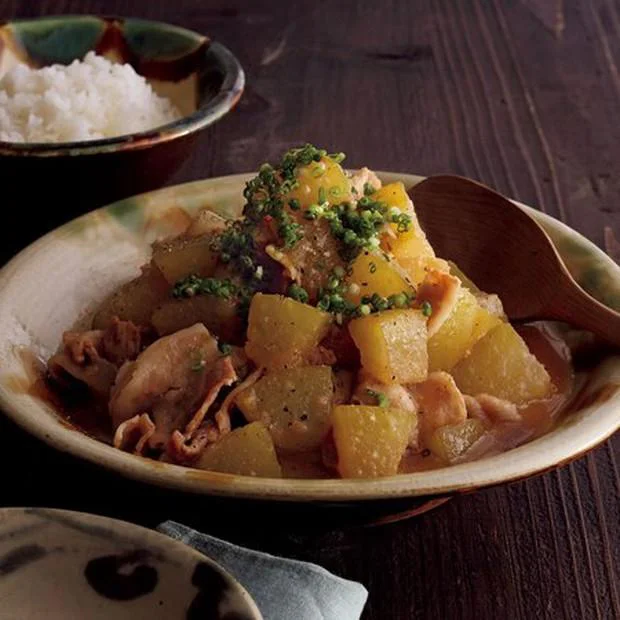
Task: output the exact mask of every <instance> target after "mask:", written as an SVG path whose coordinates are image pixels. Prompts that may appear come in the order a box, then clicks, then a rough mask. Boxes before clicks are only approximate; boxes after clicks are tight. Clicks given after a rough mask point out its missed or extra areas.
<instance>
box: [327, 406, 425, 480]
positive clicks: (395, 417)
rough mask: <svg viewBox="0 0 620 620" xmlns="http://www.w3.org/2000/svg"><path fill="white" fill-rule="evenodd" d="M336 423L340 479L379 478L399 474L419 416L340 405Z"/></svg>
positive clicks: (401, 411) (335, 410)
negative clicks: (400, 464) (399, 467)
mask: <svg viewBox="0 0 620 620" xmlns="http://www.w3.org/2000/svg"><path fill="white" fill-rule="evenodd" d="M333 423H334V431H333V432H334V442H335V444H336V451H337V453H338V471H339V472H340V475H341V476H342V477H343V478H377V477H379V476H391V475H394V474H396V473H397V471H398V465H399V463H400V460H401V458H402V456H403V453H404V452H405V448H406V447H407V444H408V442H409V436H410V434H411V431H412V430H413V428H414V426H415V423H416V416H415V414H414V413H412V412H410V411H404V410H401V409H391V408H387V407H369V406H362V405H339V406H338V407H335V408H334V413H333Z"/></svg>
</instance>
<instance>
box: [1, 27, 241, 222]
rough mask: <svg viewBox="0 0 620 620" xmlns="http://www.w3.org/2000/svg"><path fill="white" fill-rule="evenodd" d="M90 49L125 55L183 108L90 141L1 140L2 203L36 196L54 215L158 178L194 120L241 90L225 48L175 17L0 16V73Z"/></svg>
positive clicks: (177, 157) (57, 218)
mask: <svg viewBox="0 0 620 620" xmlns="http://www.w3.org/2000/svg"><path fill="white" fill-rule="evenodd" d="M91 50H93V51H96V52H97V53H98V54H102V55H104V56H106V57H107V58H109V59H110V60H113V61H119V62H128V63H130V64H131V65H132V66H133V67H134V69H135V70H136V71H137V72H138V73H139V74H141V75H143V76H144V77H146V78H147V79H148V81H149V82H150V83H151V85H152V86H153V88H154V89H155V91H156V92H157V93H158V94H160V95H163V96H167V97H169V98H170V99H171V100H172V102H173V103H174V104H176V106H177V107H178V108H179V109H180V110H181V112H182V113H183V114H184V117H183V118H181V119H179V120H177V121H175V122H172V123H169V124H167V125H163V126H161V127H158V128H155V129H153V130H151V131H145V132H142V133H138V134H132V135H127V136H121V137H118V138H108V139H102V140H93V141H89V142H73V143H61V144H34V143H26V144H15V143H9V142H0V169H1V170H2V178H3V180H4V181H5V182H4V183H3V187H2V194H3V204H4V205H5V208H7V207H8V208H11V209H13V208H14V207H20V206H23V205H24V203H26V204H27V205H28V206H29V207H35V206H37V203H39V202H44V203H45V204H46V205H47V206H48V208H46V209H41V217H42V218H47V220H48V221H49V223H52V224H54V225H58V224H59V223H61V222H64V221H67V220H69V219H71V217H75V216H76V215H78V214H80V213H83V212H84V211H85V210H86V208H85V207H84V205H86V204H88V205H89V206H88V208H89V209H91V208H92V207H93V204H95V203H96V204H95V206H100V205H103V204H107V203H109V202H111V201H113V200H118V199H119V198H123V197H126V196H130V195H132V194H136V193H139V192H144V191H149V190H152V189H156V188H158V187H161V186H162V185H164V183H165V182H166V180H167V179H168V178H170V176H171V175H172V174H173V173H174V172H175V171H176V170H177V169H178V168H179V167H180V166H181V164H182V163H183V162H184V161H185V160H186V159H187V158H188V157H189V155H190V154H191V153H192V149H193V146H194V144H195V142H196V140H197V138H198V135H199V133H200V132H201V130H203V129H205V128H206V127H208V126H209V125H211V124H213V123H214V122H216V121H217V120H218V119H220V118H221V117H222V116H224V115H225V114H227V113H228V112H229V111H230V110H231V109H232V108H233V107H234V105H235V104H236V102H237V101H238V99H239V97H240V96H241V93H242V91H243V87H244V74H243V69H242V68H241V65H240V64H239V62H238V61H237V59H236V58H235V57H234V56H233V54H232V53H231V52H230V51H229V50H228V49H226V48H225V47H224V46H223V45H221V44H219V43H215V42H212V41H210V40H209V39H208V38H207V37H206V36H203V35H202V34H199V33H197V32H192V31H190V30H186V29H184V28H179V27H177V26H171V25H168V24H163V23H158V22H151V21H145V20H141V19H124V18H119V17H96V16H58V17H46V18H42V19H35V20H23V21H22V20H19V21H12V22H6V23H4V24H2V23H0V77H1V76H2V75H3V74H4V73H6V72H7V71H8V70H10V69H11V68H12V67H13V66H14V65H15V64H17V63H27V64H28V65H30V66H32V67H36V68H38V67H42V66H47V65H51V64H55V63H59V64H69V63H70V62H71V61H73V60H74V59H76V58H82V57H83V56H84V55H85V54H86V53H87V52H89V51H91ZM69 187H70V188H71V197H70V199H69V197H68V195H67V188H69ZM50 204H51V205H52V206H53V207H52V208H49V205H50Z"/></svg>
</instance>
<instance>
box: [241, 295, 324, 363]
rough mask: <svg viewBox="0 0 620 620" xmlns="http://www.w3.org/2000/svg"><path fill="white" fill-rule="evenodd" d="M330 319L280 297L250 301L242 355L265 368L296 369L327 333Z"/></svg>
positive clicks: (312, 308)
mask: <svg viewBox="0 0 620 620" xmlns="http://www.w3.org/2000/svg"><path fill="white" fill-rule="evenodd" d="M330 323H331V316H330V315H329V314H328V313H327V312H323V311H322V310H318V309H317V308H314V307H312V306H309V305H307V304H303V303H301V302H299V301H295V300H293V299H289V298H288V297H283V296H282V295H264V294H262V293H258V294H256V295H254V297H253V298H252V303H251V304H250V313H249V317H248V332H247V338H248V340H247V342H246V345H245V352H246V353H247V355H248V357H249V358H250V359H251V360H252V361H253V362H254V363H255V364H256V365H257V366H264V367H266V368H285V367H287V366H298V365H299V364H300V363H301V362H302V361H303V359H304V357H305V356H307V355H309V354H310V353H311V352H312V351H313V350H314V349H315V348H316V346H317V345H318V344H319V342H320V341H321V340H322V339H323V337H324V336H325V335H326V334H327V331H328V330H329V325H330Z"/></svg>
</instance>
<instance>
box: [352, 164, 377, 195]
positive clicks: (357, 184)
mask: <svg viewBox="0 0 620 620" xmlns="http://www.w3.org/2000/svg"><path fill="white" fill-rule="evenodd" d="M366 183H368V184H369V185H372V186H373V187H374V188H375V189H380V188H381V180H380V179H379V177H378V176H377V175H376V174H375V173H374V172H373V171H372V170H370V169H369V168H366V167H365V166H364V168H360V169H359V170H358V171H357V172H354V173H353V175H352V176H351V187H352V188H353V189H354V190H355V192H354V193H353V195H354V196H356V197H357V198H361V197H362V196H363V195H364V186H365V185H366Z"/></svg>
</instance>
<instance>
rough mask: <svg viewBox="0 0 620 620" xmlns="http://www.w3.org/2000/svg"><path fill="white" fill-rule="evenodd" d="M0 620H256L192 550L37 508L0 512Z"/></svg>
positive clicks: (122, 526) (108, 522) (241, 593)
mask: <svg viewBox="0 0 620 620" xmlns="http://www.w3.org/2000/svg"><path fill="white" fill-rule="evenodd" d="M0 600H1V601H2V610H1V611H0V617H2V618H7V619H8V618H19V619H20V620H43V619H45V620H69V619H71V618H88V619H89V620H109V618H115V619H116V620H124V619H127V620H129V619H131V620H140V619H143V620H146V619H148V620H167V619H169V618H196V619H198V618H200V619H201V620H218V619H219V620H225V619H226V618H228V619H230V618H237V619H238V620H261V618H262V616H261V614H260V612H259V611H258V609H257V607H256V605H255V604H254V602H253V601H252V599H251V598H250V595H249V594H248V593H247V592H246V591H245V590H244V589H243V588H242V587H241V585H240V584H239V583H238V582H237V581H235V580H234V579H233V577H232V576H231V575H229V574H228V573H227V572H226V571H224V570H223V569H222V568H221V567H220V566H219V565H217V564H216V563H215V562H213V561H212V560H210V559H209V558H207V557H206V556H204V555H202V554H201V553H198V551H196V550H195V549H193V548H192V547H189V546H187V545H184V544H183V543H181V542H179V541H176V540H173V539H172V538H169V537H168V536H165V535H163V534H159V533H158V532H155V531H153V530H148V529H146V528H143V527H138V526H137V525H132V524H130V523H125V522H124V521H116V520H114V519H108V518H106V517H97V516H95V515H90V514H84V513H79V512H69V511H65V510H48V509H44V508H5V509H2V510H0Z"/></svg>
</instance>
